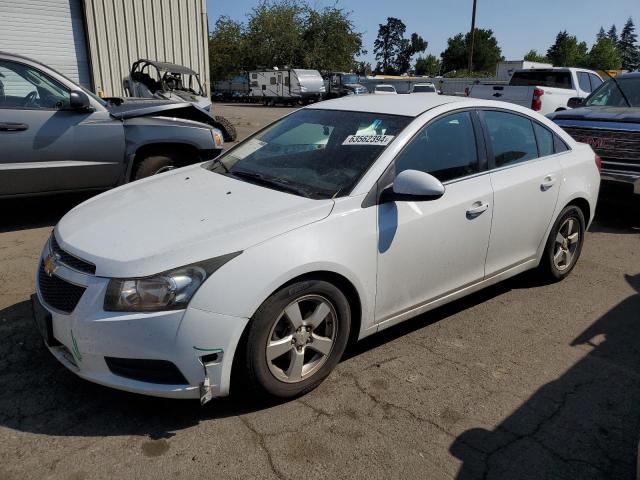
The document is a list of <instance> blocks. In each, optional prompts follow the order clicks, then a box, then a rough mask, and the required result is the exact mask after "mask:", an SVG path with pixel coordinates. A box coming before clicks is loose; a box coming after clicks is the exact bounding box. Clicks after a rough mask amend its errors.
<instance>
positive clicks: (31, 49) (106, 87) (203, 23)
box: [0, 0, 209, 96]
mask: <svg viewBox="0 0 640 480" xmlns="http://www.w3.org/2000/svg"><path fill="white" fill-rule="evenodd" d="M207 25H208V24H207V10H206V3H205V0H19V1H15V0H0V50H2V51H6V52H10V53H17V54H21V55H25V56H28V57H31V58H34V59H36V60H39V61H41V62H42V63H45V64H47V65H50V66H52V67H53V68H55V69H56V70H58V71H60V72H61V73H63V74H65V75H66V76H68V77H69V78H71V79H72V80H74V81H76V82H78V83H80V84H82V85H83V86H85V87H87V88H89V89H91V90H93V91H95V92H98V91H101V92H102V93H104V95H105V96H122V95H124V91H123V86H122V81H123V79H124V78H125V77H126V76H127V75H128V74H129V69H130V67H131V64H132V63H133V62H134V61H135V60H137V59H139V58H148V59H150V60H160V61H167V62H172V63H179V64H181V65H185V66H187V67H190V68H192V69H193V70H195V71H196V72H198V73H199V74H200V79H201V81H202V84H203V87H204V88H205V90H206V91H207V93H209V53H208V26H207Z"/></svg>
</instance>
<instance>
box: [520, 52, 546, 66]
mask: <svg viewBox="0 0 640 480" xmlns="http://www.w3.org/2000/svg"><path fill="white" fill-rule="evenodd" d="M524 59H525V60H526V61H527V62H540V63H549V59H548V58H547V57H546V56H544V55H540V54H539V53H538V51H537V50H529V51H528V52H527V53H526V54H525V56H524Z"/></svg>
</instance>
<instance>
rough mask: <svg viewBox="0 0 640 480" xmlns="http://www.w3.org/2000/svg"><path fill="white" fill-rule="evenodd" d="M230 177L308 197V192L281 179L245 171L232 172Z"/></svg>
mask: <svg viewBox="0 0 640 480" xmlns="http://www.w3.org/2000/svg"><path fill="white" fill-rule="evenodd" d="M229 173H230V174H231V175H233V176H235V177H240V178H246V179H247V180H252V181H253V182H255V183H257V184H260V185H264V186H266V187H273V188H275V189H276V190H282V191H286V192H289V193H294V194H296V195H300V196H301V197H309V196H310V195H309V192H308V191H306V190H304V189H302V188H300V187H296V186H294V185H292V184H291V183H290V182H289V181H287V180H283V179H275V178H272V177H268V176H266V175H263V174H261V173H257V172H248V171H246V170H234V171H233V172H229Z"/></svg>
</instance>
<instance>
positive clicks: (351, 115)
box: [209, 109, 412, 199]
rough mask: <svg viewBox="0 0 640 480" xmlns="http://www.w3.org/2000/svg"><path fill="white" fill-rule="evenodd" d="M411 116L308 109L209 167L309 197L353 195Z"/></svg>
mask: <svg viewBox="0 0 640 480" xmlns="http://www.w3.org/2000/svg"><path fill="white" fill-rule="evenodd" d="M411 120H412V118H411V117H402V116H396V115H381V114H376V113H365V112H348V111H340V110H320V109H302V110H299V111H297V112H295V113H293V114H291V115H289V116H287V117H285V118H283V119H281V120H279V121H277V122H275V123H274V124H273V125H271V126H269V127H268V128H266V129H265V130H263V131H261V132H258V133H257V134H256V135H254V136H253V137H251V138H249V139H248V140H245V141H244V142H242V143H241V144H239V145H238V146H237V147H235V148H234V149H233V150H230V151H229V152H228V153H226V154H225V155H223V156H222V157H220V159H219V161H218V160H217V159H216V160H214V161H213V163H211V165H210V166H209V169H210V170H212V171H214V172H216V173H220V174H222V175H228V176H231V177H234V178H238V179H240V180H244V181H248V182H251V183H256V184H259V185H263V186H265V187H268V188H273V189H276V190H281V191H287V192H289V193H294V194H297V195H301V196H305V197H308V198H315V199H320V198H335V197H340V196H344V195H347V194H348V193H349V192H350V191H351V189H352V188H353V187H354V186H355V184H356V183H357V181H358V180H359V179H360V178H361V177H362V175H363V174H364V173H365V172H366V171H367V169H368V168H369V167H370V166H371V165H372V164H373V162H374V161H375V160H376V158H378V156H379V155H380V154H381V153H382V151H383V150H384V149H385V148H386V147H387V146H388V145H389V144H390V143H391V142H392V141H393V139H394V138H395V136H396V135H398V134H399V133H400V132H401V131H402V130H403V129H404V128H405V127H406V126H407V125H408V124H409V122H411Z"/></svg>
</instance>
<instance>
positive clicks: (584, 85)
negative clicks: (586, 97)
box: [578, 72, 591, 92]
mask: <svg viewBox="0 0 640 480" xmlns="http://www.w3.org/2000/svg"><path fill="white" fill-rule="evenodd" d="M578 84H579V85H580V90H582V91H584V92H591V82H590V81H589V74H588V73H586V72H578Z"/></svg>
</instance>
